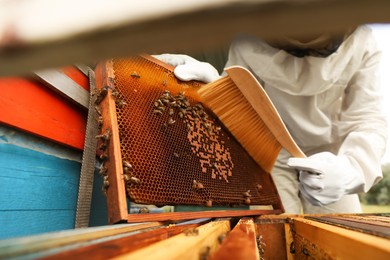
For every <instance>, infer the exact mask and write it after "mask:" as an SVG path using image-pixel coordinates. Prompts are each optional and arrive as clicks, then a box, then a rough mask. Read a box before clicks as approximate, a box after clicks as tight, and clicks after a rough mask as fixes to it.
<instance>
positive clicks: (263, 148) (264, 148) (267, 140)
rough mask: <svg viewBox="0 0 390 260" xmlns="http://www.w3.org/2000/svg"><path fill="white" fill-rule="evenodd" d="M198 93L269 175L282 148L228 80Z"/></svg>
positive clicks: (210, 85) (218, 81)
mask: <svg viewBox="0 0 390 260" xmlns="http://www.w3.org/2000/svg"><path fill="white" fill-rule="evenodd" d="M198 93H199V95H200V97H201V99H202V102H203V103H204V104H205V105H206V106H208V107H209V108H210V109H211V110H212V111H213V112H214V113H215V114H216V115H217V116H218V118H219V119H220V120H221V122H222V123H223V124H224V125H225V127H226V128H227V129H228V130H229V131H230V133H231V134H233V136H234V137H235V138H236V139H237V141H238V142H239V143H240V144H241V145H242V146H243V147H244V149H245V150H246V151H247V152H248V153H249V155H250V156H251V157H252V158H253V159H254V160H255V161H256V162H257V163H258V164H259V165H260V166H261V167H262V168H263V169H264V170H266V171H267V172H271V170H272V168H273V165H274V163H275V160H276V158H277V156H278V154H279V152H280V150H281V148H282V146H281V145H280V143H279V142H278V141H277V140H276V138H275V137H274V135H273V134H272V133H271V131H270V130H269V129H268V127H267V126H266V125H265V123H264V122H263V120H262V119H261V118H260V117H259V116H258V114H257V113H256V111H255V110H254V109H253V108H252V106H251V105H250V104H249V103H248V101H247V100H246V99H245V97H244V96H243V95H242V93H241V91H240V90H239V89H238V88H237V87H236V85H235V84H234V82H233V81H232V80H231V79H230V77H228V76H226V77H223V78H221V79H219V80H217V81H215V82H212V83H209V84H207V85H205V86H203V87H202V88H200V89H199V91H198Z"/></svg>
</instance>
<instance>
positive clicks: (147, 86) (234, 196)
mask: <svg viewBox="0 0 390 260" xmlns="http://www.w3.org/2000/svg"><path fill="white" fill-rule="evenodd" d="M110 64H112V66H113V74H114V78H113V83H114V89H113V91H112V94H113V95H114V97H115V100H116V115H115V116H116V118H117V124H118V129H119V130H118V131H119V139H120V144H116V143H113V144H112V145H114V146H118V145H119V146H120V152H121V157H122V167H123V178H124V180H125V181H124V182H125V186H126V187H125V190H126V193H127V195H128V197H129V198H130V199H131V201H133V202H136V203H140V204H154V205H158V206H162V205H179V204H180V205H183V204H186V205H206V206H212V205H223V206H227V205H229V206H236V205H245V204H246V205H271V206H273V208H274V209H275V208H276V209H281V208H282V206H281V202H280V198H279V196H278V193H277V191H276V188H275V186H274V183H273V181H272V178H271V176H270V174H269V173H267V172H265V171H264V170H263V169H261V168H260V167H259V166H258V165H257V164H256V163H255V162H254V160H253V159H252V158H251V157H250V156H249V155H248V154H247V153H246V152H245V150H244V149H243V148H242V146H241V145H240V144H239V143H238V142H237V141H236V140H235V139H234V137H233V136H232V135H231V134H230V133H229V132H228V131H227V130H226V128H225V127H224V126H223V125H222V123H221V122H220V121H219V120H218V118H216V116H215V115H214V114H213V113H212V112H211V111H210V110H209V109H208V108H207V107H205V106H204V105H203V104H201V102H200V101H199V96H198V95H197V89H199V88H200V87H201V86H202V84H203V83H200V82H195V81H192V82H183V81H180V80H178V79H177V78H175V76H174V74H173V68H172V67H171V66H169V65H167V64H164V63H162V62H160V61H158V60H156V59H154V58H153V57H151V56H146V55H143V56H137V57H134V58H130V59H115V60H113V62H112V63H110ZM111 116H113V115H111ZM102 131H103V130H102ZM103 132H104V131H103ZM109 156H110V155H109ZM109 160H110V159H109ZM116 174H118V173H116Z"/></svg>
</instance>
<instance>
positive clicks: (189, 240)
mask: <svg viewBox="0 0 390 260" xmlns="http://www.w3.org/2000/svg"><path fill="white" fill-rule="evenodd" d="M228 231H230V221H229V220H216V221H213V222H210V223H207V224H205V225H202V226H200V227H198V228H196V229H194V230H189V231H187V232H185V233H182V234H179V235H177V236H174V237H171V238H169V239H166V240H164V241H161V242H158V243H154V244H153V245H150V246H148V247H146V248H142V249H140V250H136V251H134V252H132V253H129V254H124V255H121V256H119V257H117V258H114V259H132V260H137V259H140V260H144V259H186V260H190V259H207V257H208V256H209V255H212V254H213V253H214V252H215V250H216V249H217V248H218V247H219V243H218V237H219V236H221V235H224V234H226V233H227V232H228Z"/></svg>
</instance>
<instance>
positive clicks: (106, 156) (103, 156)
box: [99, 152, 108, 162]
mask: <svg viewBox="0 0 390 260" xmlns="http://www.w3.org/2000/svg"><path fill="white" fill-rule="evenodd" d="M99 159H100V160H101V161H103V162H104V161H107V160H108V153H107V152H104V153H102V154H101V155H100V156H99Z"/></svg>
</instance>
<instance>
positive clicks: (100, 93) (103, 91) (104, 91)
mask: <svg viewBox="0 0 390 260" xmlns="http://www.w3.org/2000/svg"><path fill="white" fill-rule="evenodd" d="M109 88H110V87H109V86H104V87H103V88H102V89H101V90H100V91H98V94H97V97H96V100H95V104H96V105H98V104H100V103H101V102H102V101H103V99H104V98H105V97H106V96H107V93H108V89H109Z"/></svg>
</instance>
